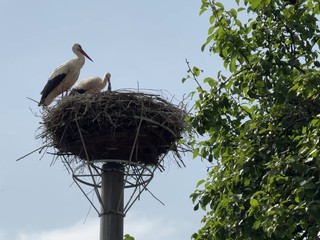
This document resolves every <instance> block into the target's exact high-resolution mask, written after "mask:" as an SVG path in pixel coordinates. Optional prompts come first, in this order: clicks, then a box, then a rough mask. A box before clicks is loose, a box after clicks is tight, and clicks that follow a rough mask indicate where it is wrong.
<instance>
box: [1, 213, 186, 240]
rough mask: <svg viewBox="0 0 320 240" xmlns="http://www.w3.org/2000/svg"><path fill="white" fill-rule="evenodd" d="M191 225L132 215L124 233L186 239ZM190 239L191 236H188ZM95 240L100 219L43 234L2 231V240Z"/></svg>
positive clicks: (143, 238)
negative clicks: (186, 233)
mask: <svg viewBox="0 0 320 240" xmlns="http://www.w3.org/2000/svg"><path fill="white" fill-rule="evenodd" d="M188 225H189V224H188V223H187V221H186V220H185V222H182V221H180V222H179V223H176V222H173V221H172V220H170V219H166V218H164V217H159V218H156V219H149V218H147V217H145V216H137V215H135V214H130V216H128V217H126V218H125V230H124V233H125V234H126V233H128V234H130V235H131V236H133V237H135V239H136V240H160V239H161V240H162V239H167V240H174V239H182V238H186V237H185V236H183V235H184V232H185V230H186V229H188V227H189V226H188ZM187 238H189V236H187ZM57 239H63V240H93V239H97V240H98V239H99V219H89V220H87V221H86V223H82V222H81V223H80V222H79V223H76V224H74V225H72V226H69V227H66V228H62V229H53V230H49V231H42V232H37V233H34V232H20V233H17V234H16V235H15V236H9V234H6V233H5V232H2V231H0V240H57Z"/></svg>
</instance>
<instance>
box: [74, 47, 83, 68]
mask: <svg viewBox="0 0 320 240" xmlns="http://www.w3.org/2000/svg"><path fill="white" fill-rule="evenodd" d="M74 53H75V54H76V55H77V58H76V59H75V60H76V61H77V62H78V63H79V66H80V68H82V67H83V65H84V63H85V61H86V59H85V57H84V56H83V54H82V53H80V52H79V51H75V52H74Z"/></svg>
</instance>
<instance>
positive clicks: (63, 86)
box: [39, 43, 93, 106]
mask: <svg viewBox="0 0 320 240" xmlns="http://www.w3.org/2000/svg"><path fill="white" fill-rule="evenodd" d="M72 51H73V52H74V54H75V55H77V58H75V59H71V60H70V61H68V62H65V63H63V64H61V65H60V66H59V67H57V68H56V69H55V70H54V71H53V73H52V74H51V76H50V77H49V80H48V82H47V84H46V85H45V86H44V88H43V90H42V91H41V94H42V97H41V100H40V103H39V106H40V105H44V106H48V105H49V104H51V103H52V101H53V100H54V99H55V98H56V97H57V96H59V94H61V93H63V92H65V91H67V90H69V89H70V88H71V87H72V86H73V84H74V83H75V82H76V81H77V79H78V77H79V75H80V70H81V68H82V67H83V65H84V63H85V57H87V58H88V59H89V60H91V61H92V59H91V58H90V57H89V56H88V55H87V54H86V52H85V51H84V50H83V49H82V47H81V46H80V44H78V43H76V44H74V45H73V47H72ZM92 62H93V61H92Z"/></svg>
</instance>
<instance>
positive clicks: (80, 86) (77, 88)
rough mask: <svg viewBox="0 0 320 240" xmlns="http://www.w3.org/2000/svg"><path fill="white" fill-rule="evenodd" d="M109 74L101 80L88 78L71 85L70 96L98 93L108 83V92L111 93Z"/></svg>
mask: <svg viewBox="0 0 320 240" xmlns="http://www.w3.org/2000/svg"><path fill="white" fill-rule="evenodd" d="M110 78H111V74H110V73H107V74H106V75H105V76H104V78H103V80H102V79H101V78H100V77H90V78H87V79H85V80H82V81H79V82H77V83H76V84H75V85H73V88H72V89H71V92H70V95H75V94H77V93H78V94H82V93H97V92H100V91H101V90H102V89H104V88H105V86H106V85H107V83H108V91H111V82H110Z"/></svg>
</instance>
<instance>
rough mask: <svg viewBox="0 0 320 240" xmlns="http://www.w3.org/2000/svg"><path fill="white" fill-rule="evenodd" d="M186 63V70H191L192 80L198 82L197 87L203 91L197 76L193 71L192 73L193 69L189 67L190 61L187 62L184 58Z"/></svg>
mask: <svg viewBox="0 0 320 240" xmlns="http://www.w3.org/2000/svg"><path fill="white" fill-rule="evenodd" d="M186 63H187V66H188V71H189V72H191V74H192V77H193V80H194V81H195V82H196V83H197V84H198V86H199V88H200V89H201V90H202V91H203V89H202V87H201V85H200V83H199V81H198V79H197V77H196V76H195V75H194V73H193V71H192V69H191V67H190V63H189V62H188V59H186Z"/></svg>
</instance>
